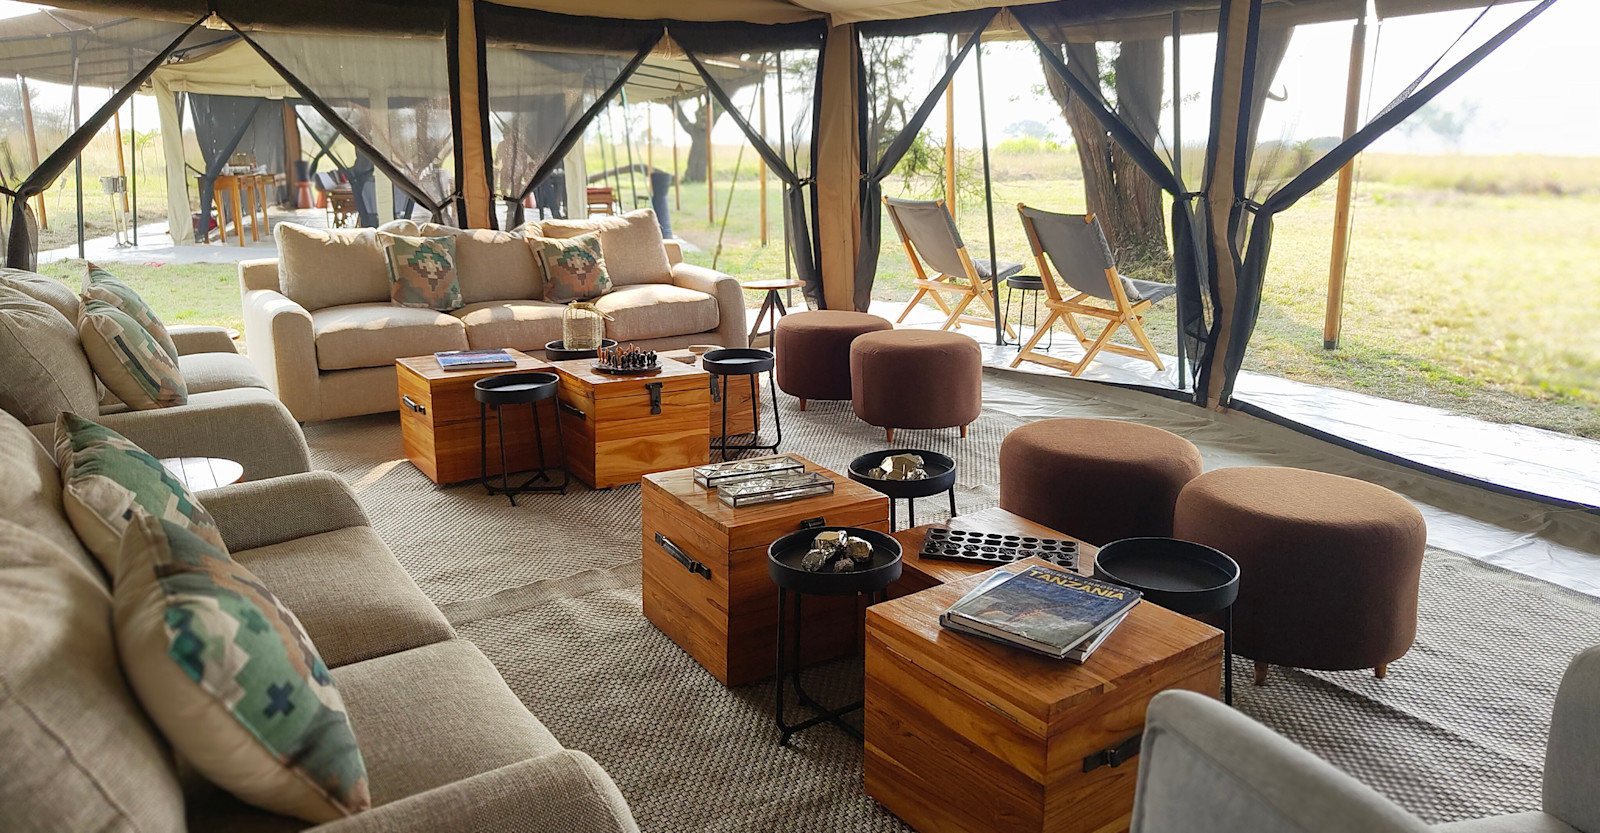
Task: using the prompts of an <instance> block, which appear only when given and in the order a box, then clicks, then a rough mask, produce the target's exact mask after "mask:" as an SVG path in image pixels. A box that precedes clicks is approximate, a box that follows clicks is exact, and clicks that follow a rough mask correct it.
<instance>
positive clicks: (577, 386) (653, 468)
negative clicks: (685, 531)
mask: <svg viewBox="0 0 1600 833" xmlns="http://www.w3.org/2000/svg"><path fill="white" fill-rule="evenodd" d="M551 367H552V369H554V370H555V372H556V374H557V375H558V376H560V377H561V390H560V393H559V394H558V398H559V400H560V403H561V409H562V410H561V433H562V436H563V438H564V439H565V440H566V452H567V468H568V470H569V471H571V472H572V475H573V476H574V477H576V478H578V479H579V480H582V481H583V482H585V483H587V484H589V485H590V486H593V487H595V488H596V489H605V488H609V487H611V486H619V485H622V484H624V483H638V482H639V478H641V477H643V476H644V475H646V474H649V473H651V472H658V471H667V470H670V469H676V468H682V467H684V466H698V465H703V464H705V463H706V462H707V461H709V460H710V459H711V433H710V428H709V426H710V417H708V416H707V412H708V411H709V410H710V407H711V388H710V383H709V382H708V381H707V379H708V378H709V377H710V375H711V374H709V373H707V372H705V371H704V370H701V369H700V368H698V367H694V366H692V365H687V364H683V363H681V362H675V361H663V362H661V370H660V371H659V372H656V373H653V374H649V375H643V376H611V375H607V374H605V373H601V372H600V371H598V370H595V369H594V360H593V359H573V360H571V361H564V362H554V363H552V365H551Z"/></svg>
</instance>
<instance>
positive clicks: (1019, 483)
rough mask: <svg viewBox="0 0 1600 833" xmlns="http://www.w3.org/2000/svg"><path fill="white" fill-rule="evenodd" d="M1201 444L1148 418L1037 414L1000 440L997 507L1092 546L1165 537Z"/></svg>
mask: <svg viewBox="0 0 1600 833" xmlns="http://www.w3.org/2000/svg"><path fill="white" fill-rule="evenodd" d="M1199 474H1200V451H1199V449H1197V448H1195V447H1194V444H1193V443H1191V442H1189V441H1188V440H1186V439H1184V438H1182V437H1180V436H1178V435H1177V434H1173V433H1171V432H1169V431H1163V430H1161V429H1160V428H1152V427H1151V426H1148V425H1140V424H1138V423H1134V422H1121V421H1118V420H1109V419H1041V420H1039V421H1037V422H1030V423H1028V424H1027V425H1024V426H1022V427H1021V428H1018V429H1016V430H1015V431H1012V432H1011V433H1010V434H1007V435H1006V439H1005V441H1004V442H1002V443H1001V444H1000V508H1001V509H1005V510H1006V511H1009V512H1015V513H1017V514H1018V515H1021V516H1023V517H1024V518H1027V519H1028V520H1030V521H1033V522H1035V523H1040V524H1043V525H1045V526H1048V527H1050V528H1051V529H1056V530H1060V531H1061V532H1065V533H1067V534H1068V535H1072V536H1074V537H1076V538H1079V539H1081V540H1083V541H1087V542H1088V543H1090V544H1094V545H1095V546H1102V545H1105V544H1109V543H1111V542H1112V541H1115V540H1118V539H1120V538H1138V537H1142V536H1169V535H1171V534H1172V507H1173V505H1174V504H1175V503H1176V502H1177V500H1178V492H1179V491H1181V490H1182V489H1183V486H1184V484H1185V483H1188V482H1189V481H1190V480H1193V479H1194V478H1195V477H1196V476H1198V475H1199Z"/></svg>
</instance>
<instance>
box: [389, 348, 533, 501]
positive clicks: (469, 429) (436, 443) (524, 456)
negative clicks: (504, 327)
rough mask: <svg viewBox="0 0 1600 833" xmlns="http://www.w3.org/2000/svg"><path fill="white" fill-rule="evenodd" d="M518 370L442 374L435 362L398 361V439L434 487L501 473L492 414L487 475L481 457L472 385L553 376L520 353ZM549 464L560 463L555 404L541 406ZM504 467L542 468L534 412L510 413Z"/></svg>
mask: <svg viewBox="0 0 1600 833" xmlns="http://www.w3.org/2000/svg"><path fill="white" fill-rule="evenodd" d="M506 352H508V353H510V354H511V355H512V356H513V357H514V358H515V359H516V360H517V363H516V366H514V367H511V366H508V367H489V368H482V369H479V370H444V369H442V368H440V367H439V360H438V359H435V358H434V357H433V356H431V355H428V356H414V357H412V358H407V359H396V360H395V372H396V374H397V375H398V376H399V382H400V439H401V443H402V445H403V447H404V448H405V452H406V457H407V459H409V460H411V462H412V463H414V464H415V465H416V467H417V468H418V469H420V470H421V471H422V473H423V474H425V475H427V476H428V479H430V480H432V481H433V482H435V483H459V482H461V481H463V480H472V479H475V478H477V477H480V476H482V475H483V474H485V473H487V474H499V473H500V441H499V439H498V437H499V432H498V427H497V423H496V419H497V417H496V414H495V412H494V410H492V409H491V410H490V411H489V412H488V426H487V427H488V446H489V454H488V471H487V472H484V470H483V465H484V461H483V458H482V456H481V453H480V451H479V443H480V440H481V434H480V433H479V432H480V428H479V425H478V414H479V411H478V400H476V399H474V398H473V396H472V384H473V383H474V382H476V381H478V380H479V379H486V378H488V377H491V376H501V375H504V374H506V373H526V372H529V371H534V370H549V369H550V365H549V364H548V363H547V362H545V361H544V360H543V359H535V358H533V357H531V356H529V355H527V354H525V353H522V352H519V351H517V350H508V351H506ZM539 421H540V427H541V428H542V429H543V436H544V445H545V455H546V458H545V459H546V460H548V461H549V464H550V465H552V466H553V465H556V464H557V462H558V461H559V460H560V459H561V458H560V456H559V454H560V452H559V451H558V450H557V446H556V432H555V425H556V407H555V403H554V402H541V403H539ZM506 464H507V465H508V466H510V468H511V470H512V471H514V472H516V471H528V470H531V469H535V468H538V466H539V455H538V449H537V448H536V447H535V446H534V430H533V411H532V410H531V409H530V408H528V407H526V406H522V407H514V408H512V407H508V408H506Z"/></svg>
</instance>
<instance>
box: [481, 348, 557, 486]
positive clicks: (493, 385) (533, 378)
mask: <svg viewBox="0 0 1600 833" xmlns="http://www.w3.org/2000/svg"><path fill="white" fill-rule="evenodd" d="M559 387H560V379H559V378H558V377H557V376H556V375H555V374H554V373H545V372H538V373H507V374H505V375H503V376H490V377H488V378H486V379H479V380H478V381H476V382H473V383H472V396H473V398H474V399H476V400H478V462H479V469H478V471H479V472H480V474H479V477H478V480H479V482H480V483H482V484H483V487H484V489H485V490H486V491H488V493H489V494H491V495H505V496H506V497H507V498H509V499H510V500H511V505H512V506H516V505H517V495H520V494H526V493H528V492H560V493H561V494H566V493H567V486H568V485H569V484H570V483H571V482H572V476H571V475H570V474H569V473H568V472H567V446H566V441H565V440H564V439H563V438H562V436H561V409H560V408H556V448H558V449H560V451H561V482H560V483H555V482H553V481H551V480H550V476H549V469H550V467H549V466H548V465H546V463H545V459H544V426H542V425H541V424H540V421H539V403H540V402H543V401H544V400H546V399H552V398H554V397H555V395H556V390H557V389H558V388H559ZM524 404H525V405H528V406H529V408H530V410H532V411H533V442H534V447H535V448H537V449H538V451H539V469H538V471H536V472H534V474H533V476H531V477H529V478H528V479H527V480H525V481H523V483H522V485H520V486H512V485H511V479H510V473H509V472H508V471H507V463H506V421H505V414H503V413H502V412H501V409H502V408H503V407H504V406H507V405H524ZM490 408H494V411H495V427H496V430H497V431H499V434H500V485H499V486H495V485H494V484H493V483H490V482H489V409H490ZM539 481H544V482H545V483H546V485H543V486H535V485H533V484H534V483H537V482H539Z"/></svg>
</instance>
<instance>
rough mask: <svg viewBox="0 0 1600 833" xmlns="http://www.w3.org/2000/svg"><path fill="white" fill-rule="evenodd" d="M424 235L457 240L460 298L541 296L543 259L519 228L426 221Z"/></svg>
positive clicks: (468, 300) (475, 300)
mask: <svg viewBox="0 0 1600 833" xmlns="http://www.w3.org/2000/svg"><path fill="white" fill-rule="evenodd" d="M420 233H421V234H422V235H423V236H425V237H440V236H449V237H450V238H451V239H453V240H455V242H456V274H457V275H458V276H459V277H460V279H461V300H462V302H463V303H467V304H478V303H482V302H484V301H528V300H538V299H539V298H542V297H544V262H543V260H542V259H541V258H539V257H538V256H536V255H535V254H534V249H533V248H532V247H530V246H529V245H528V238H527V236H526V235H524V234H522V233H520V232H511V231H494V230H492V229H459V228H453V227H451V226H444V225H439V224H437V223H428V224H427V225H424V226H423V227H422V230H421V232H420Z"/></svg>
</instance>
